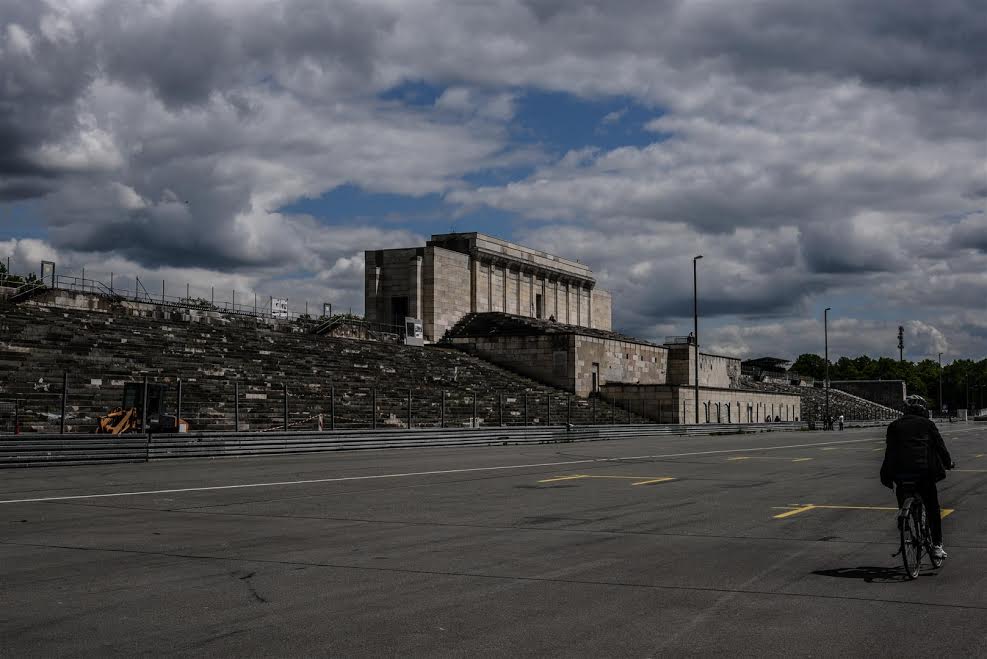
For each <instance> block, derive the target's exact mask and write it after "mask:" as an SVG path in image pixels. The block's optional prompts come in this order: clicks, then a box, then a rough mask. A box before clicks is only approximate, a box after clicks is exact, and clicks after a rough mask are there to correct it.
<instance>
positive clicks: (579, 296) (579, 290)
mask: <svg viewBox="0 0 987 659" xmlns="http://www.w3.org/2000/svg"><path fill="white" fill-rule="evenodd" d="M576 324H577V325H580V326H582V324H583V285H582V284H577V285H576Z"/></svg>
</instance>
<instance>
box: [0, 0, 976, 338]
mask: <svg viewBox="0 0 987 659" xmlns="http://www.w3.org/2000/svg"><path fill="white" fill-rule="evenodd" d="M984 61H987V23H985V22H984V21H983V20H982V9H981V8H980V7H979V3H977V2H975V0H941V1H939V2H935V3H929V2H920V1H919V0H904V1H903V0H879V1H877V2H870V3H867V4H866V6H861V4H860V3H857V2H851V0H831V1H829V2H825V3H801V4H793V3H790V2H784V1H782V0H765V1H762V2H757V3H736V2H726V0H716V1H712V2H710V1H702V2H698V1H691V0H658V1H651V2H644V1H643V0H608V1H607V2H602V1H601V0H580V1H573V2H560V1H558V0H497V1H492V2H484V3H461V2H452V1H448V2H446V1H444V0H436V1H435V2H428V3H394V2H389V1H386V0H379V1H378V0H332V1H328V2H327V1H323V0H292V1H290V2H284V3H275V4H272V3H269V2H266V1H262V0H237V1H236V2H234V1H232V0H166V1H161V2H125V1H123V0H88V1H86V2H67V1H65V0H39V1H38V2H30V3H6V4H4V5H2V6H0V204H3V203H5V202H6V203H8V204H10V203H14V202H23V201H24V200H30V201H31V203H32V204H36V208H37V209H38V220H39V222H41V223H42V224H43V233H44V235H45V236H46V238H45V240H44V241H42V242H41V243H39V244H33V243H25V241H23V240H21V241H18V243H17V244H16V246H12V247H11V249H14V250H16V252H17V253H18V254H26V250H33V252H32V254H31V258H36V257H37V255H38V253H40V251H45V250H47V252H46V253H55V254H57V256H58V258H59V259H60V260H62V261H64V262H66V263H73V264H75V263H81V262H82V261H83V260H85V259H88V258H95V259H97V260H102V261H104V262H105V261H108V260H111V259H119V260H120V262H119V266H120V267H121V268H130V269H133V270H135V271H136V270H140V269H144V270H149V271H153V272H155V273H157V274H160V273H162V272H163V273H165V274H166V275H167V272H168V270H167V269H169V268H172V269H175V273H174V274H175V276H179V273H182V272H185V273H197V274H199V275H201V276H206V273H214V275H215V276H217V277H232V278H240V279H237V280H236V282H233V281H232V280H231V281H230V282H227V283H236V284H237V285H243V286H246V287H249V288H251V289H261V290H263V287H264V286H265V285H268V284H270V285H271V286H278V285H280V284H279V283H278V282H291V283H292V284H293V285H295V286H297V287H299V288H300V289H304V290H306V291H307V290H309V288H310V287H314V288H312V289H311V290H312V294H313V296H314V295H315V293H316V292H318V290H322V291H329V292H328V293H326V295H333V296H336V295H339V296H350V297H349V298H348V299H351V300H354V301H357V300H358V298H359V296H358V295H357V294H356V293H355V292H354V291H357V290H358V289H359V288H360V286H362V283H361V277H360V274H359V272H358V270H359V269H360V268H361V267H362V266H361V265H360V263H359V262H360V258H359V254H360V251H361V250H362V249H364V248H373V247H386V246H396V245H403V244H413V243H411V242H409V241H411V240H414V241H415V242H417V241H419V240H420V239H421V236H417V235H415V232H414V231H411V230H408V229H406V228H404V227H402V226H401V225H400V224H398V225H393V224H392V225H387V226H386V227H383V228H379V229H373V228H367V227H355V226H345V225H340V224H339V223H338V221H337V220H338V218H335V217H333V216H332V213H333V211H332V210H331V209H330V210H329V212H328V215H329V216H328V217H318V218H316V217H310V216H307V215H301V214H294V213H289V212H286V211H284V210H283V209H284V208H285V207H286V206H289V205H290V204H292V203H294V202H297V201H299V200H303V199H307V198H317V197H320V196H321V195H323V194H325V193H326V192H328V191H331V190H333V189H335V188H337V187H339V186H342V185H352V186H354V187H357V188H359V189H362V190H366V191H370V192H384V193H393V194H399V195H410V196H423V195H437V196H439V197H441V198H443V199H444V200H445V201H446V203H447V204H448V205H449V206H450V209H449V212H450V213H465V212H468V211H469V210H474V209H478V208H493V209H496V210H498V211H502V212H503V213H506V214H507V215H508V216H509V217H515V218H520V220H521V222H519V223H518V224H517V226H518V227H519V228H518V229H517V230H516V231H515V235H514V236H513V237H515V238H518V239H520V240H523V241H527V242H530V243H531V244H532V245H534V246H537V247H541V248H544V249H549V250H551V251H554V252H557V253H560V254H563V255H566V256H572V257H576V258H580V259H581V260H583V261H584V262H587V263H590V264H592V265H593V266H594V267H595V268H596V269H597V270H598V271H599V273H600V279H601V284H602V285H605V286H607V287H609V288H611V289H613V290H614V292H615V294H616V295H617V299H616V302H617V306H616V307H615V312H616V321H617V323H618V325H620V326H622V328H623V329H625V330H627V331H633V332H640V333H642V334H643V335H645V336H648V337H653V336H655V333H657V332H661V331H665V330H667V329H668V328H670V327H672V326H673V325H676V324H677V323H680V322H681V319H682V318H684V317H686V316H687V315H688V313H689V309H690V307H691V304H690V302H691V272H689V270H690V269H691V263H690V261H691V257H692V256H693V255H695V254H698V253H703V254H705V255H706V259H704V261H703V262H702V269H701V284H702V292H703V308H704V313H706V314H709V315H710V316H711V317H718V318H720V319H721V321H722V322H721V325H722V326H723V327H724V328H726V327H729V326H730V325H731V324H735V325H737V327H743V326H744V323H748V324H750V326H752V327H760V326H762V325H764V327H774V326H775V325H774V324H775V323H776V322H777V324H778V326H779V327H786V326H787V327H789V328H795V329H793V331H796V332H797V331H798V330H797V327H798V325H797V321H796V320H793V319H797V318H799V317H801V316H803V315H804V314H805V313H806V310H807V308H808V307H810V306H811V305H812V304H817V303H818V302H819V301H820V300H822V299H824V298H825V297H826V296H843V297H857V298H859V299H861V300H862V303H861V308H865V309H866V311H867V312H870V313H873V312H874V311H875V310H879V311H880V313H882V314H884V315H885V316H888V317H890V316H892V315H896V317H902V318H910V319H911V320H914V321H915V322H922V323H926V324H927V325H928V326H929V327H932V328H939V329H940V331H942V332H943V336H945V337H947V338H948V339H949V342H950V344H951V345H954V346H955V345H962V346H966V347H965V348H964V349H972V348H971V347H970V346H974V345H975V338H976V337H977V336H981V337H982V336H983V335H982V334H978V333H977V332H979V331H980V330H979V329H977V328H980V327H982V325H983V323H984V321H985V319H984V315H985V314H987V311H985V306H987V305H985V304H984V300H985V299H987V281H985V276H987V275H985V273H987V244H985V242H984V241H985V236H987V222H985V219H984V218H985V215H984V205H985V203H987V184H985V174H987V170H985V164H984V163H985V155H987V154H985V152H984V148H983V136H984V134H985V132H987V123H985V122H987V120H985V116H987V79H985V70H984V66H983V62H984ZM408 83H410V84H417V83H424V84H425V85H428V86H431V87H434V88H435V89H438V90H439V93H438V95H437V97H436V98H435V100H434V102H427V103H425V104H416V103H410V102H405V101H403V100H400V99H395V98H393V97H388V96H387V94H386V92H388V91H390V90H393V89H395V88H397V87H398V86H400V85H403V84H408ZM529 90H540V91H549V92H563V93H568V94H571V95H573V96H576V97H580V98H585V99H600V98H619V99H620V104H621V106H623V108H624V109H618V110H616V111H613V112H610V114H608V115H605V116H602V117H600V118H599V119H598V121H597V125H598V126H599V128H597V132H599V131H605V130H606V128H607V127H608V126H610V125H611V124H613V123H615V122H617V121H620V120H621V119H622V117H623V116H624V112H625V111H626V108H628V107H631V106H632V105H633V106H634V107H635V114H637V110H638V109H640V108H643V109H644V110H645V111H653V113H654V116H653V118H652V119H651V121H649V122H648V123H647V126H646V129H645V130H646V132H645V133H644V134H643V136H639V137H640V138H641V139H638V140H636V141H635V143H634V144H632V145H628V146H623V147H619V148H609V149H597V148H592V147H591V146H589V145H591V144H592V140H591V139H589V136H588V139H587V140H586V143H585V144H579V143H574V144H572V145H571V146H572V148H571V149H570V151H569V152H568V153H565V154H563V155H562V156H560V157H559V158H558V159H557V160H555V161H546V160H545V158H544V156H543V154H540V153H537V152H535V151H534V150H533V149H532V147H531V146H530V145H527V144H520V143H518V142H516V141H514V140H513V139H512V138H513V136H514V135H515V132H514V131H515V130H516V128H517V126H516V125H515V124H514V122H515V120H516V118H517V116H518V107H519V106H520V104H521V103H523V102H524V98H525V94H526V92H527V91H529ZM612 107H613V106H611V109H612ZM559 120H560V121H564V120H565V118H564V117H560V118H559ZM590 132H592V130H591V131H590ZM533 137H534V138H535V140H537V139H538V136H537V135H534V136H533ZM519 164H523V165H525V166H526V167H524V168H522V169H523V171H524V172H525V173H524V174H523V175H520V176H518V175H515V174H507V175H504V176H497V177H493V178H491V179H490V180H496V181H501V180H503V181H504V182H503V183H499V184H493V183H487V184H486V185H477V184H476V183H475V182H474V181H475V180H476V177H475V174H477V173H478V172H490V171H496V170H501V171H506V172H513V171H514V169H513V167H514V166H516V165H519ZM532 168H533V169H532ZM464 228H465V227H464ZM505 231H506V230H505ZM108 240H109V241H110V242H109V244H110V245H111V247H108V246H107V245H108ZM108 251H109V255H107V252H108ZM25 258H26V257H25ZM157 274H156V275H155V276H157ZM224 285H226V284H224ZM354 306H356V307H357V308H359V303H358V302H354ZM914 307H921V308H922V309H925V310H926V312H925V315H922V313H915V314H911V315H909V314H904V313H898V312H899V311H901V310H902V309H911V308H914ZM766 316H767V317H770V322H768V323H767V324H765V322H766V321H764V320H763V319H764V317H766ZM755 317H757V318H760V319H761V320H760V321H755V320H753V319H754V318H755ZM943 318H949V319H950V320H949V322H948V323H947V322H945V321H943V322H940V319H943ZM865 320H866V319H864V320H862V321H861V322H865ZM735 321H736V322H735ZM866 322H876V321H866ZM758 323H760V325H759V324H758ZM793 323H795V324H793ZM723 331H724V332H727V330H726V329H724V330H723ZM867 331H869V330H866V328H865V329H864V330H861V333H860V335H859V336H860V337H861V338H860V339H859V345H861V346H865V345H869V344H867V343H866V340H865V338H863V337H865V336H866V335H867ZM874 331H875V332H877V331H878V329H877V328H875V329H874ZM880 331H883V329H881V330H880ZM923 331H924V330H923ZM765 332H768V335H770V332H769V330H768V329H765ZM916 332H919V331H918V330H916ZM919 336H925V337H932V336H933V333H932V332H931V330H930V331H924V333H921V332H919V333H918V334H916V340H917V341H918V340H919V339H918V337H919ZM723 337H724V338H723V339H722V343H721V345H722V346H723V347H724V348H726V347H731V346H732V349H735V350H738V351H739V350H743V349H745V348H744V345H746V344H744V343H743V341H749V340H750V338H749V337H747V335H746V334H744V333H743V332H741V333H740V334H736V335H729V333H728V332H727V333H725V334H723ZM745 337H746V338H745ZM848 340H850V336H849V335H848ZM922 340H924V341H926V342H927V343H928V344H929V345H930V346H933V347H934V344H935V342H936V341H938V340H939V339H935V340H933V339H932V338H928V339H922ZM750 345H754V344H750ZM775 345H779V344H777V343H776V344H775ZM875 345H876V344H875Z"/></svg>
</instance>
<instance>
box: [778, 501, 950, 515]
mask: <svg viewBox="0 0 987 659" xmlns="http://www.w3.org/2000/svg"><path fill="white" fill-rule="evenodd" d="M815 509H820V510H889V511H897V510H898V508H892V507H889V506H827V505H823V504H819V505H816V504H812V503H810V504H807V505H804V506H799V507H797V508H794V509H792V510H789V511H786V512H783V513H781V514H778V515H775V516H774V518H775V519H785V518H786V517H792V516H794V515H798V514H800V513H804V512H808V511H810V510H815ZM954 512H956V509H955V508H940V509H939V515H940V517H941V518H946V517H949V516H950V515H952V514H953V513H954Z"/></svg>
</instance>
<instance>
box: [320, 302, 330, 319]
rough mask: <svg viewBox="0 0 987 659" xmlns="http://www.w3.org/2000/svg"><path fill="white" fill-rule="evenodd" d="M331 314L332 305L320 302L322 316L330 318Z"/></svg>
mask: <svg viewBox="0 0 987 659" xmlns="http://www.w3.org/2000/svg"><path fill="white" fill-rule="evenodd" d="M331 316H332V305H331V304H329V303H328V302H323V303H322V317H323V318H330V317H331Z"/></svg>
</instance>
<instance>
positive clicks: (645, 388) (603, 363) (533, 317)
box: [365, 233, 801, 423]
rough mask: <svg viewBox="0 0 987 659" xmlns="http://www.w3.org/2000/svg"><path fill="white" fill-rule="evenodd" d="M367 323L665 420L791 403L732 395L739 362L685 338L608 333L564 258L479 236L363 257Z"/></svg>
mask: <svg viewBox="0 0 987 659" xmlns="http://www.w3.org/2000/svg"><path fill="white" fill-rule="evenodd" d="M365 257H366V289H365V300H366V315H367V319H368V320H369V321H371V322H376V323H384V324H392V325H401V324H403V323H404V319H405V318H406V317H411V318H418V319H421V320H422V323H423V325H424V334H425V340H426V341H429V342H437V341H440V340H442V341H443V342H444V343H447V344H450V345H453V346H455V347H457V348H459V349H461V350H464V351H466V352H469V353H472V354H474V355H476V356H478V357H481V358H483V359H486V360H488V361H490V362H493V363H496V364H499V365H501V366H504V367H506V368H508V369H511V370H513V371H515V372H518V373H521V374H522V375H526V376H528V377H530V378H532V379H534V380H538V381H540V382H543V383H545V384H548V385H551V386H554V387H557V388H560V389H563V390H566V391H571V392H573V393H574V394H576V395H578V396H590V395H599V396H601V397H603V398H605V399H607V400H611V401H613V402H615V403H617V404H618V405H621V406H625V407H629V408H631V409H633V410H634V411H635V412H638V413H640V414H642V415H644V416H647V417H650V418H652V419H654V420H655V421H658V422H665V423H693V422H694V421H695V409H696V407H695V391H694V385H695V383H696V380H697V378H698V381H699V405H700V408H699V422H700V423H718V422H719V423H757V422H763V421H764V419H765V417H770V418H772V419H774V418H775V417H778V418H779V419H781V420H782V421H794V420H797V419H799V418H800V416H801V409H800V400H801V399H800V397H799V396H797V395H786V394H780V393H779V394H776V393H769V392H765V391H755V390H752V389H747V388H744V387H743V385H742V380H741V373H740V370H741V369H740V360H739V359H737V358H733V357H726V356H721V355H711V354H707V353H703V352H700V353H699V372H698V373H696V370H695V356H696V355H695V353H696V346H695V345H693V344H692V343H690V342H680V343H670V344H665V345H657V344H654V343H651V342H648V341H643V340H641V339H636V338H633V337H629V336H625V335H622V334H618V333H615V332H613V331H612V330H611V297H610V294H609V293H608V292H607V291H604V290H602V289H600V288H598V287H597V286H596V280H595V278H594V277H593V272H592V271H591V270H590V269H589V268H588V267H586V266H584V265H582V264H581V263H578V262H576V261H570V260H568V259H564V258H562V257H559V256H555V255H552V254H547V253H545V252H539V251H537V250H533V249H530V248H527V247H523V246H521V245H516V244H514V243H510V242H507V241H504V240H500V239H497V238H492V237H490V236H486V235H483V234H480V233H450V234H442V235H435V236H432V239H431V240H429V241H428V242H427V243H426V245H425V247H411V248H405V249H385V250H373V251H367V252H366V256H365Z"/></svg>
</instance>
